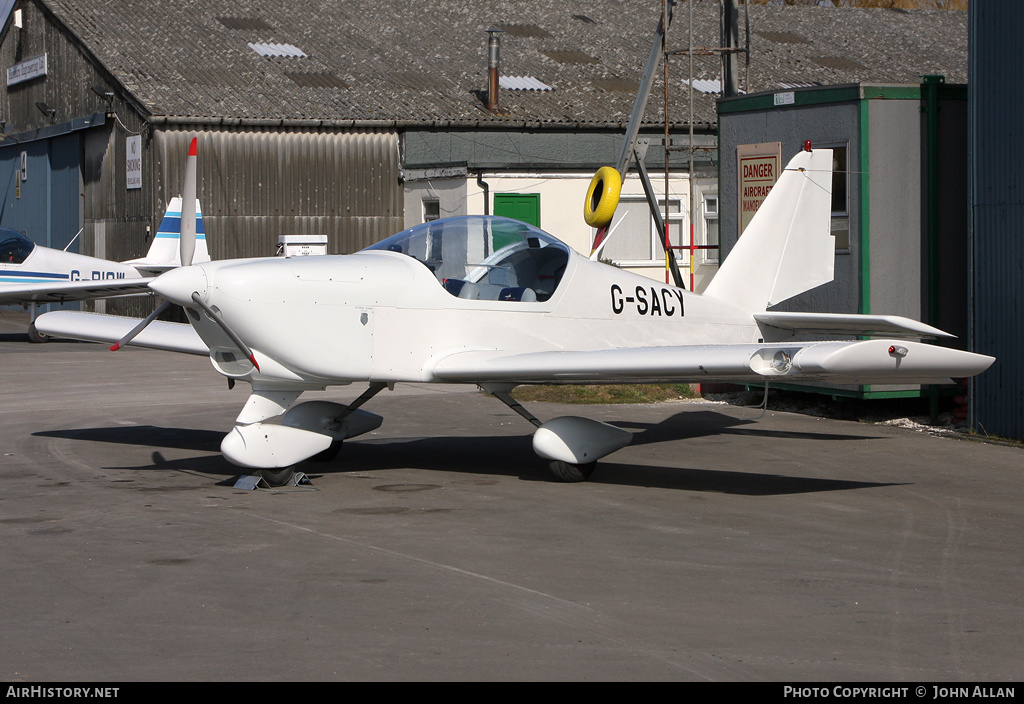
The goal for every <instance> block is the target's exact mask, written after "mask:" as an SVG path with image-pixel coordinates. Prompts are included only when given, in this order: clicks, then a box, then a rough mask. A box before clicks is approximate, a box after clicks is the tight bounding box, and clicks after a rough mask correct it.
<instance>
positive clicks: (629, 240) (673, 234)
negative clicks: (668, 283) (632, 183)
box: [601, 197, 690, 266]
mask: <svg viewBox="0 0 1024 704" xmlns="http://www.w3.org/2000/svg"><path fill="white" fill-rule="evenodd" d="M658 207H659V208H660V209H661V214H662V217H664V216H665V201H664V200H662V201H660V202H659V203H658ZM620 221H621V222H620ZM685 224H686V216H685V214H684V213H683V212H682V207H681V205H680V201H679V200H678V199H672V200H669V202H668V234H669V243H670V244H671V245H672V246H673V247H680V246H685V247H688V246H689V245H690V238H689V233H688V232H687V228H686V227H685ZM611 228H613V229H611ZM611 228H610V230H609V231H610V232H611V237H610V238H609V240H608V244H607V245H605V248H604V252H603V253H602V255H601V256H602V258H603V259H610V260H611V261H614V262H615V263H616V264H622V265H626V266H649V265H651V264H658V265H661V266H664V264H665V249H664V247H663V246H662V238H664V234H663V233H660V232H658V227H657V225H656V224H655V222H654V217H653V216H652V215H651V211H650V208H649V207H648V205H647V200H646V199H644V198H629V197H624V198H622V199H621V200H620V201H619V206H618V208H617V209H616V211H615V218H614V219H613V220H612V225H611ZM676 257H677V258H678V259H679V260H680V262H679V263H680V265H681V266H684V265H685V262H687V261H689V256H682V254H681V253H680V252H678V251H677V252H676Z"/></svg>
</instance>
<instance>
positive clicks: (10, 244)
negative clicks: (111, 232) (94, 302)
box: [0, 198, 210, 342]
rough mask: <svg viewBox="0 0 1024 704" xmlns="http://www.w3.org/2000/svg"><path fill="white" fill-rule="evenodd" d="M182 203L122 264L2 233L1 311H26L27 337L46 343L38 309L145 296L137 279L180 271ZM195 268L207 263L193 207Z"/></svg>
mask: <svg viewBox="0 0 1024 704" xmlns="http://www.w3.org/2000/svg"><path fill="white" fill-rule="evenodd" d="M181 221H182V213H181V198H172V199H171V202H170V204H169V205H168V206H167V211H166V212H165V213H164V217H163V220H161V222H160V227H159V228H157V232H156V235H155V236H154V237H153V242H152V243H151V244H150V246H149V251H148V252H147V253H146V256H145V257H143V258H141V259H132V260H130V261H125V262H113V261H108V260H106V259H98V258H96V257H87V256H84V255H81V254H74V253H72V252H67V251H61V250H59V249H50V248H48V247H42V246H39V245H37V244H36V243H34V242H32V240H30V239H28V238H27V237H25V236H24V235H22V234H21V233H20V232H17V231H15V230H11V229H8V228H0V305H12V304H14V305H22V306H25V307H26V308H28V309H29V328H28V335H29V339H30V340H31V341H32V342H45V341H46V336H45V335H42V334H40V333H39V331H38V329H37V328H36V324H35V321H36V307H37V306H38V305H39V304H42V303H64V302H67V301H82V300H87V299H95V298H108V297H111V296H118V295H133V294H136V295H137V294H139V293H149V289H148V288H147V287H146V286H144V285H143V286H141V287H140V286H139V285H138V283H139V281H140V280H141V279H143V278H146V277H153V276H155V275H157V274H160V273H163V272H165V271H167V270H168V269H172V268H175V267H177V266H180V263H181V260H180V252H181V245H180V235H181ZM194 222H195V227H196V233H195V238H194V240H195V254H194V256H193V259H192V261H193V263H201V262H208V261H210V255H209V253H208V251H207V247H206V233H205V232H204V229H203V216H202V211H201V209H200V206H199V202H198V201H196V216H195V221H194Z"/></svg>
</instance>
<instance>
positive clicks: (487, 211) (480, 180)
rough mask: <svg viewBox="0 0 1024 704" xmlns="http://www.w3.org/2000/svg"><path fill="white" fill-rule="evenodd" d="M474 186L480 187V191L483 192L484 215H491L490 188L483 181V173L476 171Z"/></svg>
mask: <svg viewBox="0 0 1024 704" xmlns="http://www.w3.org/2000/svg"><path fill="white" fill-rule="evenodd" d="M476 185H478V186H480V190H482V191H483V192H484V215H490V214H491V188H490V186H488V185H487V182H486V181H484V172H483V171H478V172H477V174H476Z"/></svg>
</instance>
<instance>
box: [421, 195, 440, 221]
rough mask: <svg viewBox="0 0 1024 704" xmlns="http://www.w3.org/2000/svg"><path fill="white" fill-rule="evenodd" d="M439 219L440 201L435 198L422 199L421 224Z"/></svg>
mask: <svg viewBox="0 0 1024 704" xmlns="http://www.w3.org/2000/svg"><path fill="white" fill-rule="evenodd" d="M440 219H441V201H439V200H438V199H437V198H424V199H423V222H433V221H434V220H440Z"/></svg>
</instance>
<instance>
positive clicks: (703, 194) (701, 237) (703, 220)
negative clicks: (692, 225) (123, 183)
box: [694, 188, 722, 265]
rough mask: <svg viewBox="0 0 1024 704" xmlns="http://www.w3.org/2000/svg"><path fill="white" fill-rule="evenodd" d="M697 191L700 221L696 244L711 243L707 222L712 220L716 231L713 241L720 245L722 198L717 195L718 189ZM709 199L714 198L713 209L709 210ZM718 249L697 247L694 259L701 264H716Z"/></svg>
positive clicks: (705, 244) (704, 244)
mask: <svg viewBox="0 0 1024 704" xmlns="http://www.w3.org/2000/svg"><path fill="white" fill-rule="evenodd" d="M698 193H699V194H700V221H699V222H700V233H698V235H697V242H698V244H700V245H702V246H707V245H710V244H712V243H711V242H710V241H709V235H708V232H709V228H708V223H709V221H712V220H713V221H714V222H715V224H716V229H717V231H718V241H717V242H715V243H714V244H715V245H718V246H721V243H722V231H721V229H720V228H721V209H722V200H721V199H720V198H719V197H718V189H716V188H707V189H703V190H699V191H698ZM710 200H714V201H715V207H714V210H711V209H710V208H709V207H708V201H710ZM719 251H720V250H717V249H699V250H697V252H696V256H695V257H694V259H696V260H697V261H698V262H700V263H701V264H712V265H717V264H718V257H719V254H718V253H719Z"/></svg>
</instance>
